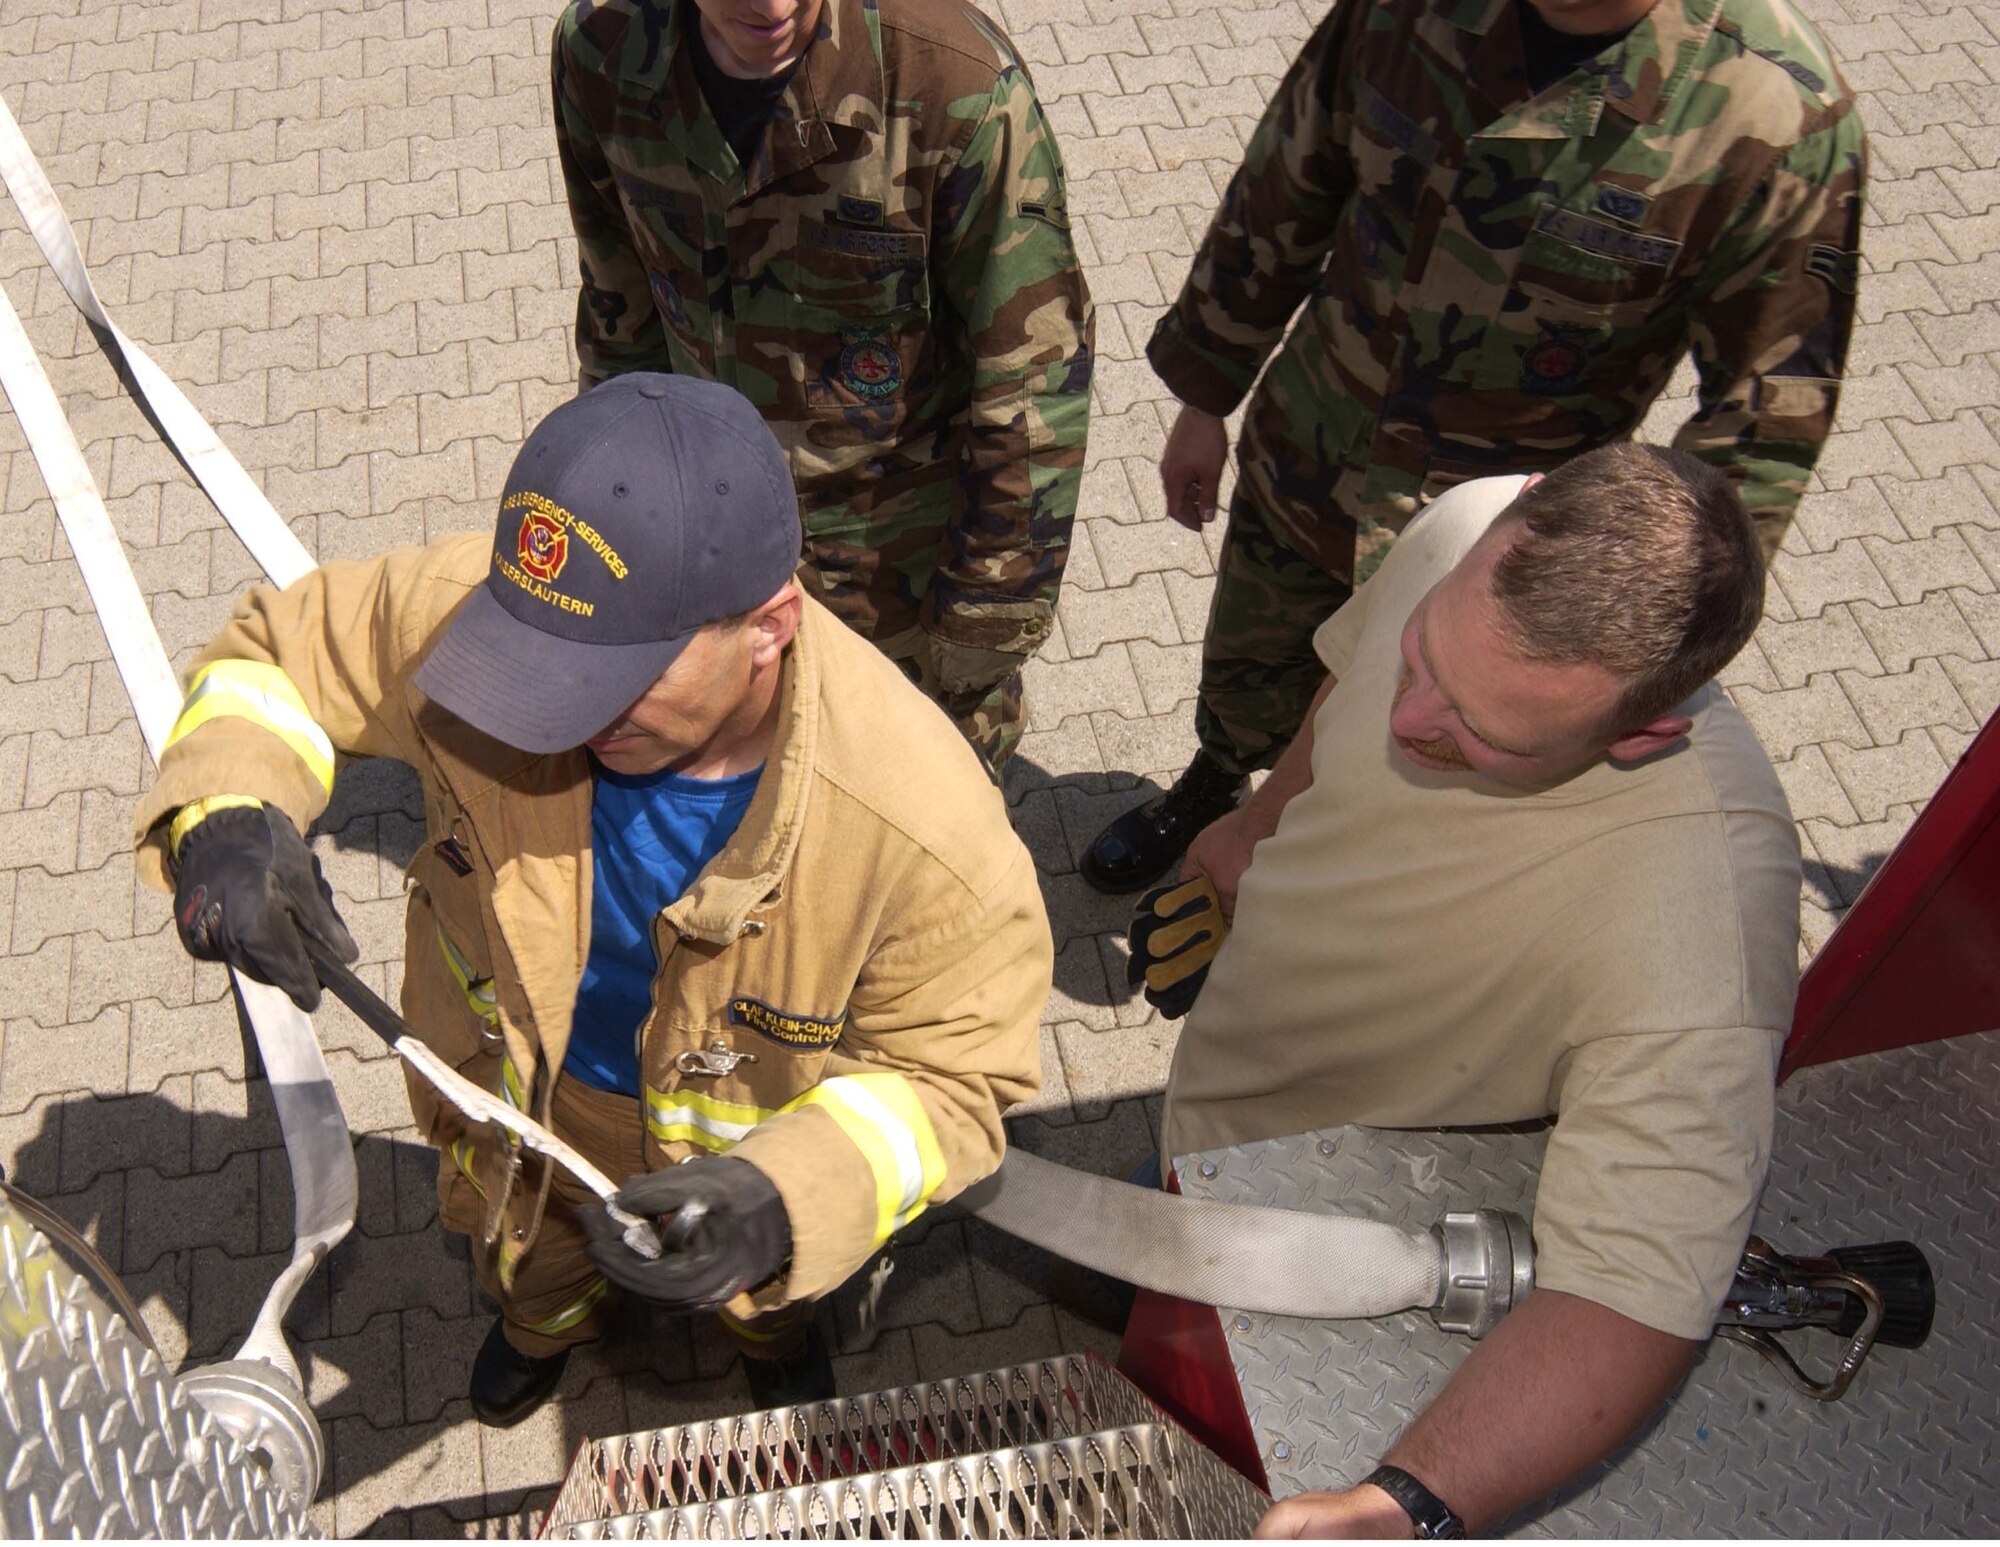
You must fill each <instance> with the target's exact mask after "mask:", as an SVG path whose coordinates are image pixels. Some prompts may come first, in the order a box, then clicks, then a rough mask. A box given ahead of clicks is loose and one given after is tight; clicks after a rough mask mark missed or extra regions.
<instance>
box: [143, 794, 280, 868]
mask: <svg viewBox="0 0 2000 1547" xmlns="http://www.w3.org/2000/svg"><path fill="white" fill-rule="evenodd" d="M242 806H255V807H257V808H258V809H259V810H260V811H261V810H262V809H263V806H264V803H263V802H262V801H261V800H259V799H258V798H257V797H256V796H255V795H204V796H202V798H201V799H200V800H191V801H189V802H188V803H187V804H186V805H185V806H182V807H181V809H180V810H179V811H177V812H175V813H174V820H173V824H172V825H171V826H170V827H168V828H167V852H168V853H169V854H178V853H180V851H181V840H182V839H183V838H185V837H186V836H187V835H188V834H189V833H191V832H193V831H194V830H195V829H196V828H197V827H199V826H201V824H202V823H203V822H205V821H207V820H208V818H210V817H211V816H213V815H215V813H216V812H218V811H229V810H232V809H235V808H238V807H242Z"/></svg>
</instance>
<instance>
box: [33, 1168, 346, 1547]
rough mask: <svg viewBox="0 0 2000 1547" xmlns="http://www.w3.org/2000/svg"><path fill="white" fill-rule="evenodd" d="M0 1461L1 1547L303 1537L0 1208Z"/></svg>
mask: <svg viewBox="0 0 2000 1547" xmlns="http://www.w3.org/2000/svg"><path fill="white" fill-rule="evenodd" d="M0 1460H4V1461H5V1464H6V1470H5V1473H4V1475H0V1527H4V1529H5V1532H6V1534H7V1535H8V1536H9V1537H49V1536H61V1537H102V1536H109V1537H134V1536H145V1537H180V1538H190V1537H193V1538H203V1539H214V1538H219V1537H265V1538H268V1537H276V1536H289V1537H296V1536H310V1535H315V1534H317V1533H315V1532H314V1531H313V1530H312V1529H311V1527H310V1525H309V1523H308V1521H307V1520H306V1518H305V1516H304V1515H303V1514H301V1513H298V1512H296V1511H294V1510H292V1509H290V1508H288V1507H287V1506H286V1505H285V1503H284V1502H283V1501H282V1499H281V1497H280V1495H278V1494H277V1493H276V1492H275V1491H274V1490H273V1489H272V1487H271V1486H270V1484H269V1482H268V1481H267V1479H266V1477H265V1475H264V1472H263V1469H262V1468H261V1467H260V1466H258V1465H257V1464H256V1463H255V1462H254V1461H252V1460H251V1458H250V1457H249V1456H248V1455H247V1454H246V1453H245V1452H244V1450H243V1449H242V1448H241V1447H240V1446H238V1445H237V1444H236V1443H235V1442H234V1441H233V1440H231V1439H229V1438H228V1436H226V1435H225V1434H224V1433H223V1432H222V1430H221V1429H220V1428H218V1427H217V1426H216V1424H215V1423H214V1421H213V1420H212V1419H211V1418H210V1417H209V1416H208V1414H207V1413H206V1412H204V1411H203V1410H202V1409H201V1407H199V1406H198V1405H197V1404H196V1403H194V1402H193V1401H191V1400H190V1399H189V1397H188V1394H187V1393H186V1392H185V1391H183V1390H182V1389H181V1387H180V1383H179V1382H178V1381H176V1380H175V1379H174V1377H173V1376H172V1375H171V1374H170V1373H168V1371H167V1369H166V1367H165V1366H164V1365H163V1364H162V1363H161V1362H160V1356H159V1355H158V1354H157V1353H155V1352H154V1351H153V1349H152V1347H151V1346H150V1345H149V1344H148V1343H147V1342H146V1341H145V1340H144V1339H142V1338H140V1337H138V1336H135V1335H134V1333H133V1330H132V1329H131V1328H130V1327H129V1326H127V1325H126V1323H125V1320H124V1318H123V1317H121V1316H119V1315H118V1314H117V1313H116V1312H114V1311H112V1310H111V1308H110V1306H109V1305H108V1304H107V1302H106V1298H105V1296H104V1295H103V1294H101V1293H100V1292H99V1291H98V1289H97V1288H96V1287H95V1286H94V1285H93V1284H92V1283H91V1282H90V1280H89V1279H88V1278H87V1277H85V1275H83V1274H82V1273H80V1272H78V1271H76V1270H75V1269H74V1268H73V1267H72V1266H71V1265H70V1264H69V1263H68V1262H66V1261H65V1260H64V1259H63V1258H62V1257H61V1256H59V1255H58V1254H57V1253H56V1251H55V1250H54V1249H53V1248H52V1247H51V1246H50V1244H49V1241H48V1238H47V1237H46V1236H44V1235H42V1234H41V1233H40V1232H39V1231H37V1230H35V1229H34V1228H32V1226H30V1225H29V1224H28V1223H27V1222H26V1220H25V1219H24V1218H23V1217H22V1216H21V1215H20V1214H19V1213H18V1212H17V1211H16V1210H15V1209H14V1208H13V1206H12V1205H11V1204H8V1203H6V1202H5V1201H4V1199H0Z"/></svg>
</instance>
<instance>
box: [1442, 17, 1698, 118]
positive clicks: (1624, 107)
mask: <svg viewBox="0 0 2000 1547" xmlns="http://www.w3.org/2000/svg"><path fill="white" fill-rule="evenodd" d="M1448 3H1449V0H1448ZM1519 3H1522V0H1456V3H1455V4H1451V9H1450V14H1451V17H1452V20H1453V22H1454V24H1455V25H1457V26H1458V27H1460V28H1462V29H1463V30H1465V31H1467V32H1470V33H1473V34H1474V35H1476V36H1478V37H1485V36H1487V35H1488V34H1489V33H1491V32H1493V31H1494V30H1496V29H1501V30H1504V31H1505V32H1507V33H1508V34H1509V35H1510V36H1512V37H1513V38H1515V39H1516V42H1515V52H1516V53H1517V54H1518V52H1519V49H1520V44H1519V41H1518V39H1519V30H1520V29H1519V27H1518V26H1517V24H1516V23H1515V21H1514V19H1513V16H1512V14H1511V13H1512V11H1513V9H1514V7H1515V6H1516V5H1517V4H1519ZM1721 12H1722V0H1659V3H1658V4H1657V5H1655V6H1654V7H1653V9H1652V10H1651V11H1650V12H1648V13H1647V14H1646V16H1645V18H1644V19H1643V20H1641V21H1640V22H1639V23H1638V25H1636V26H1635V27H1633V29H1632V30H1631V31H1630V32H1628V33H1627V34H1626V35H1625V37H1624V39H1623V41H1622V42H1620V43H1619V45H1618V46H1617V49H1616V50H1615V52H1613V54H1612V55H1611V58H1610V60H1609V62H1608V66H1607V67H1606V68H1605V69H1604V70H1603V72H1602V73H1598V72H1597V71H1595V70H1593V71H1591V72H1590V73H1588V74H1586V75H1585V76H1584V79H1583V80H1582V82H1581V83H1579V84H1578V85H1575V86H1573V87H1570V88H1568V92H1567V95H1568V98H1569V101H1568V103H1567V104H1566V105H1565V104H1560V103H1559V104H1558V105H1557V107H1556V110H1555V111H1554V112H1553V113H1551V114H1549V115H1547V117H1548V118H1549V120H1550V121H1551V123H1552V126H1553V127H1557V128H1558V132H1560V133H1561V134H1562V135H1564V136H1565V137H1568V136H1571V135H1575V134H1578V133H1586V134H1587V133H1589V132H1591V131H1592V130H1594V129H1595V128H1596V127H1597V122H1598V119H1599V117H1600V115H1601V114H1602V112H1603V110H1604V109H1605V108H1607V107H1608V108H1609V109H1610V110H1611V111H1612V112H1615V113H1617V114H1618V115H1619V116H1620V117H1622V118H1625V119H1628V120H1629V121H1631V122H1633V123H1658V122H1659V120H1660V117H1661V115H1662V114H1663V113H1665V112H1666V110H1667V108H1668V106H1669V105H1670V104H1671V103H1672V102H1673V99H1674V97H1675V95H1676V94H1677V93H1678V92H1679V90H1680V88H1681V86H1682V85H1683V84H1684V83H1685V82H1686V81H1687V79H1688V77H1689V76H1690V75H1691V74H1692V73H1693V72H1694V66H1695V61H1696V60H1697V59H1698V58H1700V57H1701V53H1702V51H1703V49H1705V48H1706V47H1707V46H1708V40H1709V36H1710V34H1711V33H1713V32H1714V31H1715V23H1716V18H1717V17H1718V16H1720V15H1721ZM1480 57H1481V58H1482V59H1483V60H1484V61H1485V62H1486V63H1487V64H1489V65H1494V66H1498V67H1499V68H1503V69H1507V70H1514V69H1517V68H1518V60H1499V59H1494V58H1492V57H1491V56H1490V54H1485V53H1482V54H1481V56H1480ZM1552 90H1554V91H1561V90H1562V88H1560V87H1558V88H1552ZM1544 95H1545V96H1547V95H1548V94H1547V93H1545V94H1544ZM1541 116H1543V115H1537V117H1541Z"/></svg>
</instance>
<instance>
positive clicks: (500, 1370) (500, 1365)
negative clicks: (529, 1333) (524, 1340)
mask: <svg viewBox="0 0 2000 1547" xmlns="http://www.w3.org/2000/svg"><path fill="white" fill-rule="evenodd" d="M568 1363H569V1350H568V1349H567V1348H565V1349H564V1350H563V1351H562V1352H561V1353H556V1354H549V1355H547V1356H546V1357H544V1358H540V1359H537V1358H535V1357H534V1356H533V1355H532V1354H524V1353H522V1352H521V1351H520V1350H519V1349H518V1348H516V1347H515V1346H514V1345H513V1344H512V1343H510V1342H508V1341H507V1334H506V1332H505V1331H504V1330H503V1324H502V1323H501V1322H499V1321H495V1322H494V1323H493V1330H492V1331H491V1332H489V1333H487V1334H486V1341H485V1342H484V1343H481V1344H480V1345H479V1354H478V1357H476V1358H475V1359H474V1360H473V1361H472V1411H473V1412H474V1413H475V1414H476V1415H477V1416H478V1418H479V1421H480V1422H481V1423H483V1424H485V1425H486V1426H487V1427H488V1428H489V1429H509V1428H512V1427H513V1426H514V1425H515V1424H517V1423H519V1422H520V1421H521V1420H522V1419H523V1418H526V1417H527V1416H528V1415H529V1414H530V1413H532V1412H533V1411H534V1410H535V1409H536V1408H538V1407H540V1406H541V1405H542V1404H543V1403H544V1402H546V1401H547V1400H548V1397H549V1393H550V1392H552V1391H554V1390H555V1389H556V1382H557V1381H559V1380H561V1379H562V1372H563V1366H564V1365H566V1364H568Z"/></svg>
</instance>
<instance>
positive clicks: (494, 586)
mask: <svg viewBox="0 0 2000 1547" xmlns="http://www.w3.org/2000/svg"><path fill="white" fill-rule="evenodd" d="M798 562H799V507H798V500H797V497H796V496H795V495H794V493H793V490H792V479H791V472H790V469H789V468H787V467H786V465H785V455H784V453H783V452H782V451H781V450H779V448H778V442H777V439H776V437H775V436H773V435H772V434H771V431H770V428H769V426H767V425H766V424H765V423H764V420H763V418H762V417H761V416H760V415H759V414H758V412H757V410H756V409H755V408H754V407H753V406H752V405H751V403H750V401H749V399H747V398H745V397H744V396H743V395H742V394H741V393H739V392H737V391H736V390H735V389H734V388H731V387H725V386H723V385H721V384H720V383H718V382H712V381H698V380H695V379H694V378H692V377H687V376H663V375H654V374H641V373H634V374H631V375H625V376H614V377H612V379H611V380H609V381H607V382H605V383H604V384H603V385H601V386H599V387H597V388H595V389H594V390H592V391H590V392H587V393H585V394H584V395H583V396H582V397H578V398H574V399H572V400H571V401H569V402H567V403H565V404H563V405H562V407H560V408H558V409H556V410H555V411H554V412H553V413H551V414H550V415H549V416H548V417H547V418H546V419H544V420H543V421H542V422H541V423H540V424H539V425H537V426H536V427H535V431H534V433H533V434H532V435H530V436H529V437H528V439H527V443H526V444H525V445H523V446H522V447H521V452H520V455H519V456H517V457H515V458H514V466H513V470H512V471H511V472H510V473H509V474H508V475H507V489H506V492H505V493H504V494H503V495H502V496H501V499H500V519H499V523H498V525H497V526H496V528H495V529H494V533H493V563H492V565H491V567H490V568H489V569H488V570H487V572H486V584H485V586H484V588H483V589H481V590H478V591H475V592H474V593H473V594H472V597H471V599H470V600H468V601H467V602H466V604H465V605H464V606H463V607H462V608H461V609H460V610H459V613H458V616H457V617H455V618H453V619H452V621H451V624H450V626H449V627H448V628H446V630H445V631H444V633H443V635H441V636H440V637H439V639H438V641H437V643H436V644H435V645H434V646H433V647H432V648H431V652H430V655H429V657H428V658H427V659H426V660H425V661H424V663H423V665H422V666H420V667H418V668H417V673H416V678H415V681H416V685H417V687H418V688H419V689H420V690H421V691H422V692H423V693H425V694H427V695H428V696H429V697H431V698H433V699H435V700H436V701H437V702H438V703H440V704H442V705H443V706H444V707H445V708H446V709H449V710H450V711H451V712H452V713H453V714H455V715H457V716H458V717H459V718H460V719H462V720H465V721H467V722H468V723H470V724H471V725H474V726H476V727H477V728H478V729H480V730H482V731H484V732H486V734H487V735H489V736H492V737H494V738H495V739H496V740H499V741H503V742H505V743H507V744H508V745H509V746H513V747H519V748H521V749H522V750H523V751H526V752H561V751H565V750H567V749H568V748H570V747H575V746H581V745H582V744H583V743H584V742H586V741H588V740H589V739H590V738H591V737H592V736H594V735H596V734H597V733H598V732H599V731H601V730H603V729H604V727H605V726H607V725H609V724H611V722H612V721H614V720H615V719H617V718H618V716H619V715H620V714H621V713H622V712H623V711H624V710H625V709H626V708H627V707H628V706H629V705H630V704H631V703H632V702H633V701H634V700H635V699H637V698H638V697H639V695H640V694H642V693H644V692H645V691H646V689H647V688H649V687H651V686H652V685H653V683H654V682H655V681H656V680H657V679H658V677H659V675H660V674H661V673H662V672H664V671H665V670H666V669H667V667H668V666H669V665H671V664H672V663H673V661H674V659H675V657H677V656H678V655H679V654H680V653H681V651H683V650H685V649H686V648H687V645H688V641H689V640H691V639H692V638H694V636H695V634H696V633H697V632H699V631H700V629H701V628H702V627H703V626H704V625H705V624H709V623H714V622H716V621H717V620H719V619H722V618H730V617H734V616H736V615H737V614H738V613H742V612H748V611H749V610H750V609H751V608H753V607H759V606H761V605H763V604H764V603H765V602H767V601H769V600H770V599H771V597H772V596H773V595H775V594H776V593H777V591H778V588H779V587H780V586H782V585H783V584H784V583H785V581H786V580H787V579H788V578H790V576H791V574H792V572H793V571H794V570H795V569H796V568H797V567H798Z"/></svg>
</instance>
